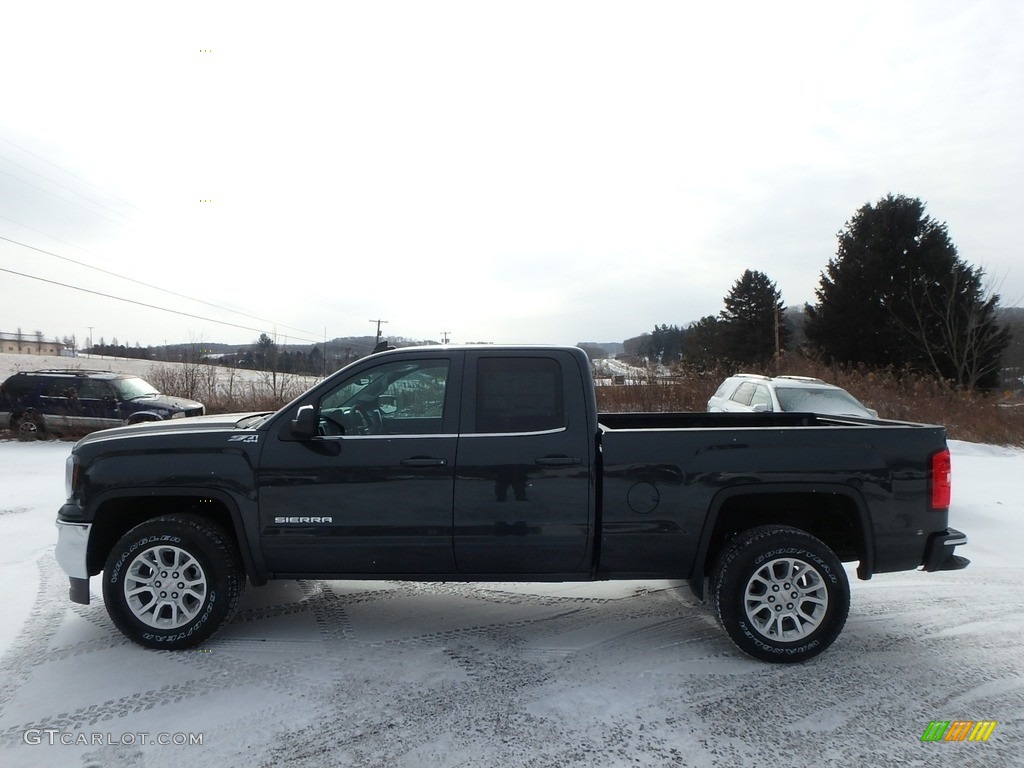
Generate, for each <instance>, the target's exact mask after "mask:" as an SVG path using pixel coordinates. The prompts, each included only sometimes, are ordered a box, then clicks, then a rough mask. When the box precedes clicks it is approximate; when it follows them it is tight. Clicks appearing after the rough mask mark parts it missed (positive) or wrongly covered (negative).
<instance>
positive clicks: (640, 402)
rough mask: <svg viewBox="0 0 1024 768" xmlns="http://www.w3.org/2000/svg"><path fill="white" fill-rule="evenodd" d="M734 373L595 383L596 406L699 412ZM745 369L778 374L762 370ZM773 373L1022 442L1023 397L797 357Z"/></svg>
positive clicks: (971, 436) (960, 433)
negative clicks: (813, 379)
mask: <svg viewBox="0 0 1024 768" xmlns="http://www.w3.org/2000/svg"><path fill="white" fill-rule="evenodd" d="M734 372H735V371H729V370H725V369H723V370H719V371H715V372H713V373H687V372H678V373H677V374H676V375H674V376H672V377H670V378H657V379H656V378H654V377H650V378H649V379H648V380H646V381H643V382H641V383H637V384H626V385H619V386H613V387H598V390H597V401H598V408H599V409H600V410H601V411H604V412H636V411H657V412H664V411H703V410H705V409H706V407H707V401H708V398H709V397H711V395H712V394H714V392H715V390H716V389H717V388H718V385H719V384H721V382H722V380H723V379H725V377H726V376H728V375H729V374H731V373H734ZM745 372H747V373H764V374H766V375H777V374H776V372H774V371H766V370H753V369H747V370H746V371H745ZM777 373H778V374H786V375H795V376H814V377H816V378H820V379H824V380H825V381H827V382H829V383H831V384H836V385H838V386H840V387H842V388H843V389H845V390H847V391H848V392H850V394H852V395H853V396H854V397H856V398H857V399H858V400H860V401H861V402H862V403H864V404H865V405H867V406H868V407H869V408H874V409H875V410H876V411H878V415H879V416H880V417H881V418H883V419H896V420H898V421H914V422H922V423H926V424H942V425H944V426H945V427H946V430H947V434H948V436H949V437H950V438H951V439H955V440H967V441H969V442H976V443H991V444H994V445H1014V446H1024V402H1022V401H1021V399H1020V398H1019V397H1011V396H1010V395H1009V394H1005V395H1003V394H997V395H981V394H978V393H976V392H965V391H962V390H957V389H954V388H952V387H950V386H948V385H946V384H943V383H942V382H938V381H935V380H933V379H926V378H922V377H920V376H912V375H897V374H896V373H894V372H878V371H867V370H857V369H849V368H840V367H837V366H829V365H825V364H824V363H821V362H817V361H814V360H803V359H796V358H794V359H791V360H789V361H786V362H784V363H783V365H782V366H781V369H780V370H779V371H778V372H777Z"/></svg>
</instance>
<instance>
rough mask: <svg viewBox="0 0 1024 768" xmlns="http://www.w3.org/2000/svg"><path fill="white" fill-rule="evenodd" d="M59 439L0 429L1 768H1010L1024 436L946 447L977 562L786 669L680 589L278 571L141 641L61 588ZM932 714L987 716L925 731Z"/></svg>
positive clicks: (880, 583)
mask: <svg viewBox="0 0 1024 768" xmlns="http://www.w3.org/2000/svg"><path fill="white" fill-rule="evenodd" d="M70 448H71V446H70V444H68V443H56V442H45V443H44V442H41V443H17V442H0V584H2V585H3V590H2V592H0V612H2V615H3V617H4V620H3V621H2V622H0V735H2V738H0V765H2V766H4V767H5V768H15V767H16V766H32V767H35V766H82V767H83V768H84V767H89V768H96V767H98V766H104V767H107V766H110V767H114V766H167V765H181V764H184V765H189V766H195V767H196V768H202V767H203V766H212V767H216V768H227V767H230V766H257V767H260V766H266V767H267V768H270V767H272V766H273V767H276V766H289V768H291V767H292V766H299V767H302V766H309V768H326V767H327V766H360V767H362V766H381V767H382V768H383V767H388V768H390V767H392V766H408V767H409V768H424V767H427V766H462V767H466V768H469V767H473V768H476V767H477V766H487V767H488V768H499V767H500V768H520V767H526V766H581V767H582V766H588V767H589V766H669V765H672V766H675V765H686V766H718V765H723V766H795V767H797V768H801V767H803V766H815V767H816V766H821V765H846V766H880V765H929V766H932V765H950V766H952V765H956V766H963V765H967V766H1013V765H1018V766H1019V765H1024V757H1022V750H1021V744H1022V737H1024V639H1022V638H1024V610H1022V609H1024V561H1022V554H1024V519H1022V515H1021V508H1020V500H1021V498H1022V497H1024V452H1021V451H1016V450H1008V449H1001V448H994V447H990V446H978V445H971V444H965V443H953V444H952V449H953V452H954V489H955V490H954V503H953V509H952V513H951V522H952V524H953V525H954V526H955V527H958V528H961V529H962V530H964V531H966V532H967V533H968V535H969V537H970V545H969V546H968V547H966V548H964V549H963V550H962V552H963V554H965V555H966V556H968V557H970V558H972V560H973V562H972V565H971V566H970V567H969V568H968V569H967V570H964V571H958V572H953V573H936V574H925V573H914V572H911V573H900V574H886V575H880V576H876V577H875V578H874V579H872V580H871V581H869V582H858V581H854V582H853V585H854V587H853V601H852V607H851V611H850V619H849V622H848V624H847V626H846V629H845V631H844V633H843V634H842V635H841V636H840V638H839V640H838V641H837V642H836V643H835V644H834V645H833V646H832V648H831V649H829V650H828V651H827V652H825V653H824V654H823V655H822V656H819V657H817V658H816V659H814V660H812V661H810V662H808V663H806V664H803V665H796V666H777V665H769V664H763V663H760V662H757V661H753V660H751V659H749V658H747V657H746V656H744V655H743V654H742V653H740V652H739V651H738V650H737V649H736V648H735V647H733V645H732V644H731V642H730V641H729V640H728V639H727V638H726V636H725V634H724V633H723V632H721V631H720V630H719V629H718V627H717V626H716V624H715V622H714V620H713V618H712V617H711V615H710V613H709V612H708V611H707V609H706V608H704V607H701V606H698V605H697V604H696V603H695V601H694V600H693V598H692V597H691V596H690V595H689V593H688V592H687V590H686V589H685V587H681V586H680V585H678V584H675V583H669V582H651V583H639V582H626V583H612V584H592V585H579V584H575V585H574V584H566V585H524V584H491V585H464V584H413V583H405V582H371V583H366V582H363V583H359V582H325V581H308V582H302V583H294V582H282V583H274V584H271V585H270V586H267V587H264V588H262V589H250V590H249V592H248V594H247V596H246V599H245V602H244V604H243V606H242V610H241V611H240V613H239V615H238V616H237V617H236V619H235V620H234V622H233V623H231V624H230V625H228V626H227V627H225V628H224V629H223V630H222V631H221V632H220V633H219V634H218V635H217V636H215V638H214V639H213V640H212V641H210V642H209V643H208V644H207V645H205V646H203V647H202V648H200V649H197V650H193V651H186V652H177V653H173V652H164V651H148V650H144V649H142V648H139V647H138V646H135V645H132V644H130V643H128V642H127V641H126V640H124V639H123V638H122V637H121V635H120V634H118V633H117V632H116V631H115V630H114V629H113V627H112V625H111V623H110V622H109V621H108V619H107V616H106V613H105V611H104V608H103V605H102V598H101V596H100V595H98V594H97V591H98V587H99V584H98V579H94V580H93V592H94V594H93V603H92V605H90V606H79V605H73V604H71V603H70V602H68V600H67V580H66V579H65V577H64V575H63V573H62V572H61V571H60V570H59V568H58V566H57V564H56V562H55V561H54V559H53V545H54V540H55V536H56V533H55V529H54V526H53V519H54V514H55V512H56V510H57V508H58V507H59V506H60V504H61V503H62V502H63V467H64V459H65V457H66V456H67V455H68V452H69V450H70ZM932 720H995V721H998V725H997V726H996V728H995V730H994V732H993V733H992V736H991V738H990V739H989V741H988V742H986V743H970V742H962V743H943V742H940V743H922V742H921V741H920V737H921V734H922V733H923V731H924V729H925V727H926V726H927V725H928V723H929V722H930V721H932ZM197 741H201V743H195V742H197ZM159 742H171V743H159ZM189 742H192V743H189Z"/></svg>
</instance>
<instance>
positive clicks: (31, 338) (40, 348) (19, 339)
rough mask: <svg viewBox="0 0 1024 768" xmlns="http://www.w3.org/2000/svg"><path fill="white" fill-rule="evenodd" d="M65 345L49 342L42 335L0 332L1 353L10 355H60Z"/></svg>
mask: <svg viewBox="0 0 1024 768" xmlns="http://www.w3.org/2000/svg"><path fill="white" fill-rule="evenodd" d="M65 346H66V345H65V344H62V343H61V342H59V341H56V340H54V341H47V340H46V339H44V338H43V334H42V333H39V332H37V333H8V332H6V331H0V352H2V353H4V354H8V355H60V354H63V351H64V348H65Z"/></svg>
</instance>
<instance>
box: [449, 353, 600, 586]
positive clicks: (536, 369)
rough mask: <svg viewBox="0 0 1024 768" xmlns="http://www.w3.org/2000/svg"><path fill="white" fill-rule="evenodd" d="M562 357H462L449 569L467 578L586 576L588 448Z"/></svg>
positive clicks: (574, 377) (569, 362)
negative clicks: (452, 564)
mask: <svg viewBox="0 0 1024 768" xmlns="http://www.w3.org/2000/svg"><path fill="white" fill-rule="evenodd" d="M576 366H577V363H576V360H575V359H574V358H573V357H572V356H571V355H569V354H568V353H565V352H559V351H557V350H552V351H550V352H544V353H538V352H537V351H533V350H530V351H517V350H512V351H510V350H500V351H495V352H493V353H489V352H469V353H467V356H466V371H465V380H464V387H463V389H464V398H463V410H462V424H461V428H460V434H459V442H458V452H457V460H456V465H457V468H456V477H455V509H454V535H455V562H456V565H457V567H458V570H459V571H460V572H461V573H466V574H490V575H494V574H503V573H507V574H517V573H533V574H544V573H549V574H558V573H565V574H571V573H576V572H579V571H580V570H586V568H587V563H588V561H589V558H588V555H589V553H590V549H589V546H590V541H591V537H592V533H591V515H590V510H591V509H592V507H593V499H592V493H593V489H592V487H591V479H590V478H591V473H590V466H591V450H592V439H591V436H589V435H588V432H587V427H586V425H587V423H588V422H587V413H586V402H587V401H586V398H585V397H583V395H582V393H581V392H580V391H579V388H580V387H581V386H582V384H583V382H582V380H581V377H580V375H579V372H578V371H576V370H575V367H576Z"/></svg>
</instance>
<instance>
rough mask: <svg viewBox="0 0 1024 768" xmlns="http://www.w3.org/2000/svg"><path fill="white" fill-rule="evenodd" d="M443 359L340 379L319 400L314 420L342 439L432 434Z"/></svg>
mask: <svg viewBox="0 0 1024 768" xmlns="http://www.w3.org/2000/svg"><path fill="white" fill-rule="evenodd" d="M448 366H449V362H448V361H447V360H415V361H405V360H403V361H399V362H391V363H386V364H383V365H379V366H377V367H376V368H371V369H370V370H368V371H362V372H361V373H359V374H357V375H356V376H354V377H353V378H351V379H346V380H345V381H343V382H342V383H341V384H340V385H339V386H338V387H336V388H335V389H333V390H331V391H330V392H328V393H327V394H326V395H324V397H323V398H322V399H321V400H320V416H321V418H322V419H323V418H326V419H328V420H330V421H333V422H335V423H336V424H338V425H340V426H341V427H342V428H343V429H344V430H345V431H344V434H348V435H377V434H392V435H404V434H438V433H440V432H441V427H442V421H443V419H444V399H445V389H446V386H447V382H448Z"/></svg>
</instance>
